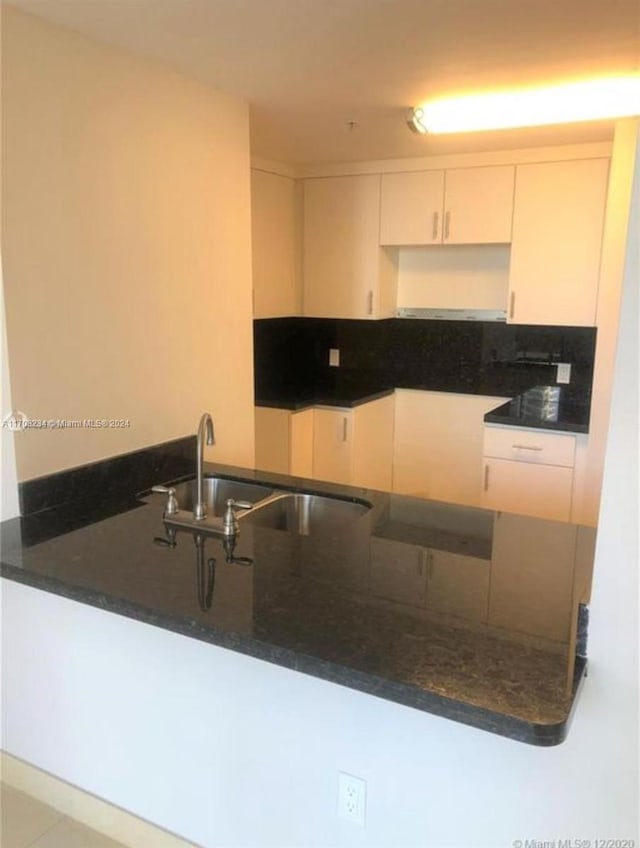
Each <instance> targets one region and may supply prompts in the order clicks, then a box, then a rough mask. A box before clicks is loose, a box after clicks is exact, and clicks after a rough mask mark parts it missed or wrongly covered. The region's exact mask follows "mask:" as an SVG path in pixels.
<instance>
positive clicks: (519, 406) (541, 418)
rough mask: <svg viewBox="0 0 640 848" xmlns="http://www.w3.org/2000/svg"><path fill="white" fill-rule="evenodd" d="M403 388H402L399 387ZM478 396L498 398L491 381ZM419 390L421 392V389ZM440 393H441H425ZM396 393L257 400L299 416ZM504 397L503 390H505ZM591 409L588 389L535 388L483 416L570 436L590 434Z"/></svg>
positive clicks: (333, 390)
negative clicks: (315, 410) (573, 434)
mask: <svg viewBox="0 0 640 848" xmlns="http://www.w3.org/2000/svg"><path fill="white" fill-rule="evenodd" d="M398 388H401V387H398ZM481 388H482V391H480V392H474V394H475V393H478V394H487V395H491V394H497V393H498V389H497V386H496V385H495V384H494V383H493V382H492V381H487V382H486V385H483V386H482V387H481ZM418 390H419V389H418ZM425 390H428V391H439V389H432V388H431V389H425ZM394 391H395V389H394V388H389V387H373V386H370V385H367V386H357V385H349V384H347V385H344V386H341V385H338V386H332V387H330V388H326V389H317V390H316V391H315V393H314V394H313V395H309V394H304V393H295V392H292V393H289V394H283V395H281V396H279V397H273V398H263V397H260V398H256V402H255V403H256V406H263V407H264V406H266V407H271V408H275V409H289V410H292V411H296V412H299V411H301V410H303V409H309V408H311V407H313V406H338V407H355V406H359V405H360V404H363V403H368V402H369V401H372V400H377V399H378V398H381V397H386V396H387V395H390V394H392V393H393V392H394ZM502 393H503V394H504V393H505V392H504V388H503V390H502ZM590 405H591V392H590V389H589V387H582V386H571V387H569V386H556V385H551V386H540V385H539V386H533V387H532V388H530V389H528V390H527V391H525V392H522V393H521V394H518V395H517V396H516V397H514V398H513V399H512V400H510V401H508V402H507V403H504V404H502V405H501V406H499V407H496V409H492V410H491V411H490V412H487V414H486V415H485V416H484V420H485V422H487V423H490V424H506V425H509V426H511V427H535V428H541V429H545V430H561V431H564V432H568V433H588V432H589V416H590Z"/></svg>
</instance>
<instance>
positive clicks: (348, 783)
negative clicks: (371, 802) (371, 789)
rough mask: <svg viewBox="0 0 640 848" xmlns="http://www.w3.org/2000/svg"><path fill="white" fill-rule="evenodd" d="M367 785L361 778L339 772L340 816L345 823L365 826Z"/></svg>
mask: <svg viewBox="0 0 640 848" xmlns="http://www.w3.org/2000/svg"><path fill="white" fill-rule="evenodd" d="M366 793H367V784H366V783H365V781H364V780H362V778H360V777H354V776H353V775H352V774H346V773H345V772H342V771H339V772H338V815H339V817H340V818H341V819H345V821H350V822H353V823H354V824H360V825H364V817H365V800H366Z"/></svg>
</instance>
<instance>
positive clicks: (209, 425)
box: [193, 412, 215, 519]
mask: <svg viewBox="0 0 640 848" xmlns="http://www.w3.org/2000/svg"><path fill="white" fill-rule="evenodd" d="M205 434H206V438H207V444H208V445H214V444H215V437H214V435H213V421H212V420H211V416H210V415H209V413H208V412H205V413H204V415H203V416H202V418H201V419H200V424H199V425H198V448H197V460H196V462H197V466H198V467H197V474H198V482H197V491H196V497H197V500H196V505H195V507H194V509H193V517H194V518H196V519H202V518H206V515H207V510H206V507H205V504H204V492H203V488H204V487H203V476H204V474H203V464H204V439H205Z"/></svg>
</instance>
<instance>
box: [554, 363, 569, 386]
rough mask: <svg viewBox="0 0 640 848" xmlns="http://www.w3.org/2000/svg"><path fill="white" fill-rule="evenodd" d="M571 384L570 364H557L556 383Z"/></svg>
mask: <svg viewBox="0 0 640 848" xmlns="http://www.w3.org/2000/svg"><path fill="white" fill-rule="evenodd" d="M570 382H571V363H570V362H558V373H557V374H556V383H565V384H566V383H570Z"/></svg>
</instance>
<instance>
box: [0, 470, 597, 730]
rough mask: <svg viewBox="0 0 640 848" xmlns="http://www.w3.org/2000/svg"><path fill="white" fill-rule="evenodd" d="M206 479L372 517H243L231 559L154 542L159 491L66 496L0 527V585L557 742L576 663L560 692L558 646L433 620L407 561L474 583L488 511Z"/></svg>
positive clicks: (458, 614) (209, 546) (237, 473)
mask: <svg viewBox="0 0 640 848" xmlns="http://www.w3.org/2000/svg"><path fill="white" fill-rule="evenodd" d="M207 470H208V473H218V474H220V475H222V476H227V477H232V478H238V479H250V480H254V481H255V480H257V481H263V482H264V481H269V482H270V483H271V484H273V485H274V486H276V487H282V488H288V489H290V490H294V491H296V490H300V489H304V490H307V491H315V492H318V493H323V494H333V495H334V496H335V495H340V496H341V497H342V498H346V499H351V500H362V501H364V502H367V503H370V504H371V505H372V509H371V510H370V511H369V512H367V513H366V514H365V515H364V516H362V517H361V518H359V519H358V520H357V521H356V522H355V523H354V524H351V525H349V526H348V527H347V528H345V529H343V530H336V531H335V532H332V533H330V534H329V535H322V536H314V535H308V536H305V535H299V534H297V533H291V532H285V531H283V530H276V529H270V528H268V527H262V526H259V525H258V524H251V523H250V522H249V521H247V520H245V521H243V522H241V532H240V534H239V536H238V537H237V539H236V542H235V549H234V550H233V551H230V550H229V548H228V547H227V548H226V549H225V545H224V543H223V540H221V539H219V538H216V537H212V536H210V537H206V539H205V542H204V545H202V546H200V547H199V546H198V544H194V542H195V536H194V535H193V534H192V533H190V532H186V531H179V532H178V535H177V545H176V547H174V548H170V547H167V546H166V545H162V544H159V543H158V539H163V538H164V536H165V531H164V526H163V522H162V510H163V502H164V497H163V496H162V495H153V494H151V495H147V496H144V497H141V498H137V497H132V496H129V497H122V495H119V497H118V498H117V500H116V501H114V500H111V501H106V502H104V503H102V504H100V503H95V504H93V505H92V507H91V509H87V507H86V506H85V505H81V504H79V502H71V503H67V504H64V505H62V506H59V507H57V508H54V509H48V510H44V511H41V512H39V513H36V514H34V515H31V516H27V517H23V518H19V519H13V520H11V521H8V522H4V523H3V524H2V525H1V531H2V549H1V551H2V575H3V577H5V578H8V579H11V580H15V581H18V582H21V583H25V584H28V585H30V586H34V587H37V588H39V589H43V590H45V591H50V592H53V593H56V594H60V595H63V596H65V597H69V598H72V599H75V600H78V601H81V602H83V603H87V604H90V605H93V606H96V607H99V608H101V609H106V610H109V611H112V612H114V613H118V614H121V615H125V616H129V617H132V618H135V619H138V620H140V621H144V622H147V623H150V624H152V625H155V626H158V627H163V628H166V629H169V630H172V631H175V632H178V633H182V634H184V635H186V636H189V637H192V638H196V639H200V640H203V641H206V642H210V643H212V644H215V645H219V646H222V647H225V648H228V649H231V650H236V651H240V652H242V653H245V654H249V655H251V656H254V657H257V658H260V659H262V660H266V661H269V662H273V663H277V664H279V665H282V666H285V667H288V668H291V669H295V670H297V671H300V672H304V673H307V674H311V675H315V676H318V677H321V678H323V679H326V680H330V681H333V682H336V683H339V684H342V685H345V686H349V687H352V688H355V689H358V690H360V691H363V692H367V693H371V694H374V695H376V696H379V697H383V698H388V699H390V700H392V701H396V702H398V703H401V704H405V705H408V706H411V707H414V708H416V709H421V710H425V711H427V712H430V713H435V714H437V715H441V716H444V717H446V718H449V719H453V720H455V721H460V722H463V723H465V724H469V725H472V726H474V727H478V728H482V729H484V730H488V731H491V732H494V733H498V734H500V735H504V736H508V737H510V738H513V739H516V740H520V741H524V742H528V743H532V744H537V745H554V744H557V743H559V742H561V741H562V739H563V738H564V736H565V734H566V732H567V727H568V722H569V719H570V716H571V713H572V709H573V706H574V704H575V699H576V695H577V691H578V689H579V685H580V681H581V679H582V677H583V672H584V661H583V660H579V661H577V662H576V665H575V670H574V676H573V685H572V681H571V669H572V668H573V667H574V663H573V661H572V660H571V658H570V656H569V653H568V647H567V650H566V651H565V650H560V651H558V650H550V649H548V647H541V646H540V645H535V644H532V643H531V640H529V641H527V640H526V639H524V640H523V639H522V636H521V634H515V633H514V634H510V633H508V632H506V631H504V630H503V631H502V632H500V633H498V632H494V630H492V629H491V628H490V627H488V625H487V622H486V616H485V620H484V621H480V620H478V619H477V618H476V619H474V617H473V616H471V617H469V614H468V612H467V611H466V610H465V608H464V603H463V605H462V606H461V607H460V609H458V608H456V606H455V603H456V602H455V599H454V600H451V601H450V603H449V607H448V608H447V610H446V614H443V612H442V610H435V611H434V609H433V608H432V607H431V606H430V593H429V590H428V588H427V587H428V585H430V584H428V578H427V576H426V572H427V571H428V568H429V567H428V566H427V568H426V569H425V567H424V565H425V561H424V560H423V559H421V558H420V551H421V550H422V551H424V549H427V548H428V549H429V550H430V551H434V552H436V553H440V555H441V556H444V557H445V560H446V557H447V556H449V557H451V556H452V557H453V558H454V559H455V558H456V557H457V558H460V557H463V561H464V563H465V568H466V569H467V570H468V571H469V578H470V584H475V582H476V580H477V576H478V575H481V574H485V575H486V576H487V578H488V574H489V572H488V569H489V568H490V567H491V563H490V558H491V550H492V533H493V529H492V528H493V522H494V514H493V513H492V512H489V511H486V510H479V509H471V508H467V507H459V506H453V505H449V504H442V503H436V502H429V501H418V500H414V499H410V498H404V497H400V496H396V495H389V494H383V493H379V492H372V491H368V490H361V489H351V488H345V487H339V486H333V485H330V484H323V483H319V482H316V481H305V480H300V479H296V478H291V477H285V476H281V475H274V474H264V473H262V472H252V471H247V470H245V469H234V468H229V467H224V466H213V465H209V466H207ZM540 523H544V522H539V521H538V524H540ZM199 554H200V559H199ZM230 559H234V560H236V561H230ZM458 579H460V580H461V581H462V580H463V579H464V578H463V577H459V578H458ZM460 588H461V590H462V596H464V595H465V588H466V587H465V586H464V585H463V584H461V585H460ZM487 591H488V590H487ZM451 604H453V607H452V606H451Z"/></svg>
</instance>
